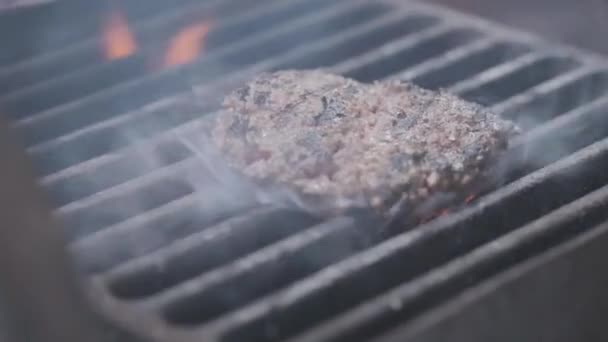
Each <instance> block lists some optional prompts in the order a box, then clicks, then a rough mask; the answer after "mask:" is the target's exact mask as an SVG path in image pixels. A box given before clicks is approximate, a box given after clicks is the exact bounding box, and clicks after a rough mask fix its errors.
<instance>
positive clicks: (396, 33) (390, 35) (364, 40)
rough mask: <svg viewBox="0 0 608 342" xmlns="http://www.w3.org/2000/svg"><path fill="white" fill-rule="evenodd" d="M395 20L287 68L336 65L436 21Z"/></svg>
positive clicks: (295, 62) (292, 63)
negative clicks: (329, 51)
mask: <svg viewBox="0 0 608 342" xmlns="http://www.w3.org/2000/svg"><path fill="white" fill-rule="evenodd" d="M397 19H398V20H394V22H388V23H387V22H386V20H381V23H382V24H385V25H382V26H379V27H377V28H374V29H373V30H371V31H369V32H364V33H362V34H359V35H356V39H354V40H345V41H341V42H338V43H336V45H334V46H333V48H332V49H331V53H324V54H318V55H314V56H312V57H311V56H303V57H301V58H296V59H295V61H293V62H290V63H289V65H288V67H289V68H295V69H307V68H316V67H319V66H329V65H332V64H337V63H339V62H340V61H343V60H346V59H349V58H352V57H354V56H358V55H360V54H361V53H364V52H366V51H368V50H370V49H372V48H375V47H377V46H380V45H382V44H384V43H386V42H388V41H390V40H393V39H397V38H399V37H404V36H408V35H410V34H414V33H416V32H418V31H422V30H424V29H426V28H428V27H430V26H431V25H433V24H436V23H437V21H438V20H437V19H436V18H432V17H428V16H415V17H406V18H401V15H399V16H398V17H397ZM286 67H287V66H282V65H280V66H278V67H276V70H282V69H285V68H286Z"/></svg>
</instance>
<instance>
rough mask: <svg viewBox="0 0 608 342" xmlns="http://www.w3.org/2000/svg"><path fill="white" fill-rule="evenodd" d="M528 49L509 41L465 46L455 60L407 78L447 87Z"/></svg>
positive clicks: (435, 87)
mask: <svg viewBox="0 0 608 342" xmlns="http://www.w3.org/2000/svg"><path fill="white" fill-rule="evenodd" d="M529 50H530V49H529V47H525V46H522V45H519V44H516V43H511V42H497V43H493V44H491V45H489V46H488V45H486V44H484V45H482V49H481V50H478V51H476V50H474V49H471V48H470V47H467V48H466V49H465V50H464V52H465V53H463V55H462V57H460V58H458V59H457V60H456V61H453V62H451V63H449V64H443V65H442V64H440V66H439V67H437V68H434V69H431V70H430V71H427V72H426V73H424V74H421V75H418V76H416V77H414V78H411V77H407V78H408V79H411V80H412V81H413V82H414V83H416V84H418V85H420V86H421V87H424V88H429V89H440V88H448V87H450V86H452V85H453V84H455V83H457V82H460V81H462V80H465V79H468V78H470V77H472V76H474V75H477V74H479V73H481V72H482V71H485V70H487V69H489V68H491V67H494V66H496V65H499V64H503V63H506V62H508V61H509V60H511V59H513V58H517V57H519V56H521V55H522V54H524V53H526V52H529ZM471 52H472V53H471ZM439 60H440V61H445V58H443V57H440V58H439Z"/></svg>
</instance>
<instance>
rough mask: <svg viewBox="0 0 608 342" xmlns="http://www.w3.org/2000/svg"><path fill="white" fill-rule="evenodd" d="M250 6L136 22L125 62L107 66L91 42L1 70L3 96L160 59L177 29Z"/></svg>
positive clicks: (196, 8)
mask: <svg viewBox="0 0 608 342" xmlns="http://www.w3.org/2000/svg"><path fill="white" fill-rule="evenodd" d="M267 1H271V0H264V2H267ZM216 3H217V4H216ZM256 3H259V2H256ZM248 6H251V4H249V5H248V4H243V3H242V2H239V1H234V0H231V1H219V2H217V1H216V2H214V3H212V2H207V3H203V4H200V3H199V4H194V5H193V6H190V7H187V8H178V9H177V10H176V11H172V12H170V13H167V14H165V15H162V16H161V17H159V18H152V20H149V21H144V22H142V23H137V22H136V23H135V25H134V30H133V31H134V32H133V33H134V34H135V36H136V40H137V43H138V48H139V50H138V51H137V52H136V53H135V54H134V55H131V56H129V57H127V58H126V59H122V60H117V61H113V62H108V61H107V60H106V59H105V58H104V57H103V54H102V51H101V48H100V42H99V39H98V38H92V39H89V40H86V41H82V42H81V43H79V44H77V45H74V46H69V47H66V48H64V49H62V50H59V51H56V52H52V53H50V54H43V55H41V56H39V57H38V58H35V59H33V60H28V61H25V62H23V63H20V64H18V65H16V66H11V67H10V68H5V69H0V93H2V94H7V93H8V94H10V95H18V94H19V93H24V92H28V91H30V89H29V87H32V88H37V87H41V88H42V87H47V88H53V85H55V86H56V85H57V83H59V84H64V85H65V84H67V85H70V84H72V85H73V83H72V82H73V78H76V79H78V77H81V76H79V73H87V71H86V70H88V69H90V70H91V72H92V73H94V74H95V75H101V74H100V73H95V70H94V68H99V67H100V66H102V65H106V67H107V68H110V69H111V68H113V67H114V66H119V65H121V63H137V60H139V62H140V63H143V62H144V60H143V57H144V56H143V55H144V54H149V55H152V56H158V55H160V54H161V52H162V51H160V50H159V49H161V48H163V46H162V45H163V44H161V43H160V42H159V41H163V40H167V39H168V38H169V35H172V34H175V33H177V30H178V29H180V28H182V27H183V26H184V25H186V24H187V23H189V22H190V21H192V20H193V19H194V20H197V21H199V20H202V19H203V18H205V17H207V16H209V15H210V14H211V13H213V14H214V15H227V16H232V15H233V14H235V12H236V13H238V12H237V11H238V10H243V9H247V8H248ZM262 9H263V8H262ZM252 12H254V11H252ZM254 14H257V13H254ZM263 14H264V13H262V15H263ZM235 17H236V19H238V18H239V17H238V16H236V15H235ZM138 24H141V25H138ZM227 24H230V21H227ZM142 29H145V31H143V32H140V31H141V30H142ZM163 38H165V39H163ZM154 49H156V50H157V51H156V53H153V52H152V51H151V50H154ZM129 59H135V60H136V61H133V62H129V61H128V60H129ZM145 66H146V65H142V66H141V67H142V68H144V67H145ZM147 66H150V65H147ZM133 71H135V70H129V73H128V74H124V75H122V77H126V78H127V79H128V78H132V77H134V76H142V75H143V74H137V73H133ZM116 76H118V75H116ZM98 77H99V76H98ZM73 86H74V85H73ZM11 114H12V113H11Z"/></svg>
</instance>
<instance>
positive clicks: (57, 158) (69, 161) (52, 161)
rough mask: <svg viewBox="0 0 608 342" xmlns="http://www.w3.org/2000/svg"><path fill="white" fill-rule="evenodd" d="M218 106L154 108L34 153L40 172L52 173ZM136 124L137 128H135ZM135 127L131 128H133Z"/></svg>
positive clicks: (180, 104)
mask: <svg viewBox="0 0 608 342" xmlns="http://www.w3.org/2000/svg"><path fill="white" fill-rule="evenodd" d="M216 107H217V105H214V104H210V103H204V104H203V103H200V104H197V102H193V101H188V102H178V103H174V104H173V105H172V106H170V107H164V106H163V108H160V109H153V110H150V111H149V112H148V113H145V116H143V115H139V116H137V118H136V119H135V120H129V121H127V122H125V123H122V124H121V125H118V126H110V127H107V126H106V127H103V128H101V129H99V130H97V131H95V132H89V133H88V134H78V135H76V136H75V137H74V138H71V139H70V138H68V137H64V138H62V139H61V140H59V142H58V143H56V144H52V145H50V144H49V145H47V146H45V147H46V148H38V149H36V150H34V151H32V152H33V153H31V155H32V158H33V161H34V163H36V164H37V168H38V172H39V173H41V175H43V176H47V175H50V174H52V173H54V172H58V171H60V170H63V169H65V168H68V167H70V166H73V165H76V164H78V163H82V162H84V161H87V160H90V159H92V158H95V157H98V156H101V155H104V154H107V153H110V152H112V151H114V150H116V149H119V148H122V147H124V146H127V145H129V144H131V143H135V142H137V141H141V140H145V139H147V138H150V137H152V136H154V135H156V134H158V133H160V132H163V131H165V130H166V128H167V127H176V126H179V125H180V124H182V123H185V122H189V121H192V120H194V119H197V118H199V117H201V115H204V114H205V113H209V112H210V111H212V110H213V109H215V108H216ZM134 125H136V126H135V127H133V126H134ZM130 130H131V131H130Z"/></svg>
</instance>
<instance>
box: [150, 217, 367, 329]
mask: <svg viewBox="0 0 608 342" xmlns="http://www.w3.org/2000/svg"><path fill="white" fill-rule="evenodd" d="M368 232H369V230H368V231H367V232H365V231H361V230H358V229H357V227H356V226H355V225H354V222H352V221H351V220H345V219H336V220H333V221H330V222H328V223H325V224H323V225H320V226H316V227H313V228H311V229H310V230H309V231H306V232H303V233H301V234H300V235H297V236H294V237H292V238H290V239H286V240H284V241H281V242H279V243H277V244H276V245H275V246H274V248H268V249H266V250H264V249H262V250H260V251H258V252H256V253H255V254H252V255H249V256H248V257H247V258H243V259H241V260H238V261H237V262H235V263H234V264H232V265H228V266H227V267H225V268H223V269H218V270H217V271H215V272H213V273H210V274H206V275H203V276H201V277H199V278H197V279H195V280H193V281H192V282H191V284H192V285H193V287H194V286H195V287H196V291H187V290H186V287H185V286H182V289H183V290H182V289H180V291H172V292H168V293H166V294H165V295H163V296H162V297H160V298H158V299H152V302H153V303H155V304H156V305H162V306H165V307H166V309H165V315H166V316H167V318H168V319H169V320H170V321H172V322H175V323H176V324H180V325H192V324H198V323H202V322H205V321H208V320H210V319H212V318H213V317H217V316H218V315H221V314H223V313H226V312H228V311H230V310H233V309H235V308H237V307H239V306H241V305H244V304H246V303H248V302H250V301H252V300H254V299H255V298H258V297H260V296H262V295H264V294H267V293H269V292H271V291H276V290H278V289H280V288H282V287H284V286H286V285H288V284H290V283H292V282H294V281H295V280H297V279H300V278H302V277H304V276H306V275H308V274H311V273H313V272H315V271H318V270H319V269H321V268H323V267H324V266H325V265H327V264H328V263H332V262H336V261H338V260H341V259H344V258H345V257H347V256H349V255H351V254H353V253H354V252H356V251H358V250H360V249H361V247H363V246H364V245H367V244H368V243H369V235H368V234H367V233H368ZM251 265H256V266H257V267H255V268H252V267H251ZM186 284H188V283H186ZM243 284H245V286H243ZM184 290H185V291H184ZM226 290H228V291H226ZM221 293H223V294H224V295H220V294H221ZM218 295H219V296H218ZM201 302H204V303H207V304H208V305H206V306H204V307H201V306H199V305H198V303H201Z"/></svg>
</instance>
